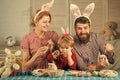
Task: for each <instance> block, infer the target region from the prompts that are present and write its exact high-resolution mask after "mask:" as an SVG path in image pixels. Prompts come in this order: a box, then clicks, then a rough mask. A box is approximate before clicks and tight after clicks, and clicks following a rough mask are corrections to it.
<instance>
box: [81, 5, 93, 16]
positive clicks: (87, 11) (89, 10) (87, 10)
mask: <svg viewBox="0 0 120 80" xmlns="http://www.w3.org/2000/svg"><path fill="white" fill-rule="evenodd" d="M94 8H95V3H91V4H89V5H88V6H86V8H85V10H84V12H83V16H85V17H87V18H89V16H90V15H91V13H92V12H93V11H94Z"/></svg>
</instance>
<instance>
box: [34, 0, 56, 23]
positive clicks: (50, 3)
mask: <svg viewBox="0 0 120 80" xmlns="http://www.w3.org/2000/svg"><path fill="white" fill-rule="evenodd" d="M53 4H54V0H52V1H51V2H49V3H46V4H43V5H42V6H41V10H40V11H39V12H38V13H37V14H36V15H35V17H34V22H35V20H36V18H37V16H38V15H39V14H40V13H41V12H42V11H49V10H50V8H51V7H52V5H53Z"/></svg>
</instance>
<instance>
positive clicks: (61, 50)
mask: <svg viewBox="0 0 120 80" xmlns="http://www.w3.org/2000/svg"><path fill="white" fill-rule="evenodd" d="M59 49H60V54H67V53H68V52H69V51H71V50H72V48H71V47H70V46H69V47H65V48H63V47H60V48H59Z"/></svg>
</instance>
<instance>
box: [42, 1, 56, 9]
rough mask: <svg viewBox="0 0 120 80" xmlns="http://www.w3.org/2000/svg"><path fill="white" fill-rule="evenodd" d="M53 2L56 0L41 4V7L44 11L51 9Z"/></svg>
mask: <svg viewBox="0 0 120 80" xmlns="http://www.w3.org/2000/svg"><path fill="white" fill-rule="evenodd" d="M53 3H54V0H52V1H51V2H49V3H46V4H43V5H42V6H41V9H42V10H43V11H49V10H50V8H51V7H52V5H53Z"/></svg>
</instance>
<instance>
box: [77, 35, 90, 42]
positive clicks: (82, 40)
mask: <svg viewBox="0 0 120 80" xmlns="http://www.w3.org/2000/svg"><path fill="white" fill-rule="evenodd" d="M82 35H86V37H82ZM77 36H78V37H79V40H80V42H81V43H87V42H88V41H89V38H90V34H89V33H81V34H79V35H77Z"/></svg>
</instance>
